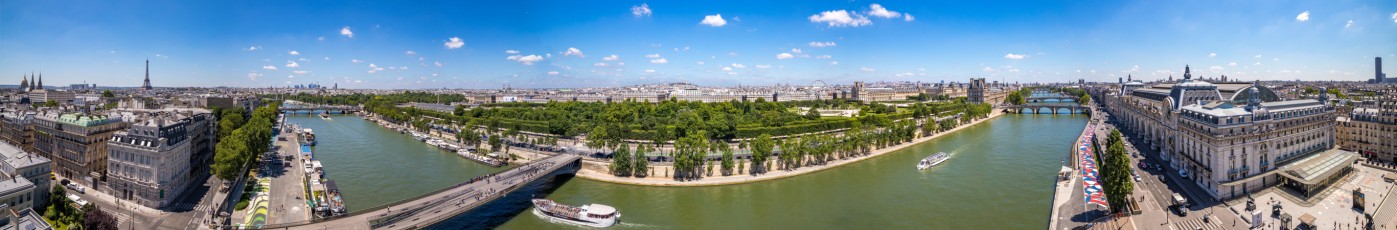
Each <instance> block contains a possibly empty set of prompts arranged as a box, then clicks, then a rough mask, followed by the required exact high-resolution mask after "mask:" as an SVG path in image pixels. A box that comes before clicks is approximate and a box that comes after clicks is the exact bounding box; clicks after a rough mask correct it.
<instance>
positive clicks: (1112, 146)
mask: <svg viewBox="0 0 1397 230" xmlns="http://www.w3.org/2000/svg"><path fill="white" fill-rule="evenodd" d="M1106 146H1107V147H1106V152H1105V155H1104V156H1100V157H1097V158H1096V161H1097V162H1096V165H1100V166H1101V169H1100V170H1099V171H1100V174H1101V175H1100V176H1101V188H1102V189H1104V190H1106V202H1108V203H1110V204H1111V210H1115V211H1116V212H1122V211H1125V210H1126V209H1127V208H1128V207H1129V205H1128V204H1127V202H1126V200H1128V199H1129V198H1130V196H1131V195H1132V194H1133V193H1134V191H1135V190H1134V189H1135V185H1134V181H1133V180H1132V178H1131V177H1132V174H1131V169H1130V156H1129V155H1128V154H1126V149H1125V139H1124V138H1121V132H1120V130H1111V134H1110V135H1109V136H1107V138H1106Z"/></svg>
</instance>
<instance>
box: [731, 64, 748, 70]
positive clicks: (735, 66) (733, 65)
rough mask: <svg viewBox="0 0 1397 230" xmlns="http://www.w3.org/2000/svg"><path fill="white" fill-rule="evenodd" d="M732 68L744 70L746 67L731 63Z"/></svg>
mask: <svg viewBox="0 0 1397 230" xmlns="http://www.w3.org/2000/svg"><path fill="white" fill-rule="evenodd" d="M732 67H733V68H738V69H746V68H747V66H746V65H742V64H737V63H732Z"/></svg>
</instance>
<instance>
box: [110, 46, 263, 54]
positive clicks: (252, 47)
mask: <svg viewBox="0 0 1397 230" xmlns="http://www.w3.org/2000/svg"><path fill="white" fill-rule="evenodd" d="M260 49H262V46H249V47H247V51H257V50H260ZM112 53H116V51H112Z"/></svg>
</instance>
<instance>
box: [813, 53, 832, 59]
mask: <svg viewBox="0 0 1397 230" xmlns="http://www.w3.org/2000/svg"><path fill="white" fill-rule="evenodd" d="M815 58H817V59H830V58H834V56H829V54H825V55H820V56H815Z"/></svg>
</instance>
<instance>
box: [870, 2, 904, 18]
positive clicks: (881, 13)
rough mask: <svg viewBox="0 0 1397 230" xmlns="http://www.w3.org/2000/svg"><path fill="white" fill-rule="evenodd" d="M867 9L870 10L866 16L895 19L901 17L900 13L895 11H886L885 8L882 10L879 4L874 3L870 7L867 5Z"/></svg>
mask: <svg viewBox="0 0 1397 230" xmlns="http://www.w3.org/2000/svg"><path fill="white" fill-rule="evenodd" d="M868 8H869V9H870V10H869V11H868V15H873V16H878V17H883V18H896V17H898V16H901V15H902V13H898V12H897V11H891V10H888V9H887V8H883V5H879V4H877V3H874V4H872V5H868Z"/></svg>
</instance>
